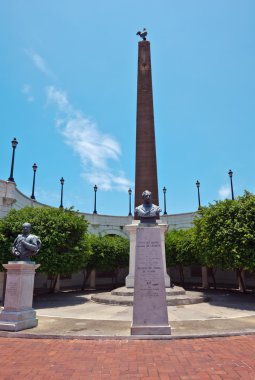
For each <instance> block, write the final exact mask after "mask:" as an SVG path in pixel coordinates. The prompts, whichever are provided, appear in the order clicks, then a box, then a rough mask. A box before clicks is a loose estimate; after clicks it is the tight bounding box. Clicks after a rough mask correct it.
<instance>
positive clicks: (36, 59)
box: [26, 50, 54, 78]
mask: <svg viewBox="0 0 255 380" xmlns="http://www.w3.org/2000/svg"><path fill="white" fill-rule="evenodd" d="M26 53H27V55H28V56H29V57H30V58H31V59H32V61H33V63H34V65H35V66H36V67H37V69H39V70H40V71H41V72H42V73H43V74H44V75H46V76H47V77H50V78H54V74H53V73H52V71H51V70H50V69H49V67H48V65H47V64H46V62H45V60H44V59H43V57H42V56H41V55H40V54H38V53H36V52H34V51H30V50H26Z"/></svg>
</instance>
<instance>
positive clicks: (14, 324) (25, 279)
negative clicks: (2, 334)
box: [0, 261, 40, 331]
mask: <svg viewBox="0 0 255 380" xmlns="http://www.w3.org/2000/svg"><path fill="white" fill-rule="evenodd" d="M3 266H4V268H5V269H7V281H6V290H5V300H4V309H3V310H2V312H1V313H0V330H6V331H19V330H24V329H29V328H31V327H35V326H37V323H38V321H37V319H36V313H35V310H34V309H33V308H32V302H33V290H34V277H35V270H36V269H37V268H38V267H39V266H40V264H35V263H34V262H32V261H31V262H27V261H9V262H8V264H4V265H3Z"/></svg>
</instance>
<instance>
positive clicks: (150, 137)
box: [135, 41, 159, 207]
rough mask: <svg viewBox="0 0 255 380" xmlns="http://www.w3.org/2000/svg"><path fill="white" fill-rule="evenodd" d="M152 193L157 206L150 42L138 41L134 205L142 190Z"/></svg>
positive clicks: (139, 202)
mask: <svg viewBox="0 0 255 380" xmlns="http://www.w3.org/2000/svg"><path fill="white" fill-rule="evenodd" d="M144 190H150V191H151V192H152V203H154V204H156V205H158V204H159V202H158V178H157V159H156V143H155V130H154V112H153V94H152V79H151V55H150V42H149V41H140V42H139V43H138V76H137V115H136V171H135V207H137V206H138V205H140V204H141V202H142V192H143V191H144Z"/></svg>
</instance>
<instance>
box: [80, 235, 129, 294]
mask: <svg viewBox="0 0 255 380" xmlns="http://www.w3.org/2000/svg"><path fill="white" fill-rule="evenodd" d="M90 245H91V252H92V254H91V256H90V257H89V260H88V263H87V265H86V270H87V273H86V276H85V275H84V282H83V287H82V288H83V289H84V287H85V283H86V280H87V278H88V276H89V275H90V273H91V271H92V270H93V269H104V270H113V271H115V273H117V270H118V269H119V268H124V267H126V266H128V263H129V240H128V239H126V238H123V237H121V236H110V235H106V236H96V235H90Z"/></svg>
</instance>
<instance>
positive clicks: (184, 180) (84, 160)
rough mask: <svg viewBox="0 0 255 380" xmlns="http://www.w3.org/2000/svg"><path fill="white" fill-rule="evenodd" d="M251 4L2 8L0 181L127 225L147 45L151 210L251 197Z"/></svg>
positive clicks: (201, 1)
mask: <svg viewBox="0 0 255 380" xmlns="http://www.w3.org/2000/svg"><path fill="white" fill-rule="evenodd" d="M254 17H255V2H254V0H245V1H242V0H238V1H237V0H214V1H211V0H160V1H152V0H147V1H144V0H140V1H134V0H128V1H124V0H123V1H119V0H118V1H117V0H108V1H105V0H97V1H88V0H73V1H71V0H61V1H60V0H55V1H52V0H44V1H34V0H3V1H2V2H1V12H0V47H1V60H0V83H1V87H0V88H1V89H0V94H1V112H0V178H2V179H7V178H8V177H9V171H10V161H11V144H10V141H11V140H12V138H13V137H14V136H15V137H16V138H17V139H18V141H19V144H18V147H17V151H16V161H15V171H14V178H15V181H16V183H17V186H18V188H19V189H20V190H21V191H22V192H24V193H25V194H27V195H28V196H30V195H31V187H32V174H33V173H32V165H33V163H34V162H36V163H37V165H38V171H37V178H36V198H37V200H38V201H41V202H44V203H48V204H50V205H54V206H58V205H59V195H60V183H59V180H60V178H61V176H63V177H64V178H65V185H64V206H68V207H69V206H71V205H74V206H75V208H77V209H79V210H80V211H84V212H92V211H93V186H94V184H97V186H98V193H97V209H98V212H99V213H102V214H116V215H127V213H128V193H127V190H128V188H129V186H131V188H132V189H133V184H134V175H135V174H134V172H135V170H134V168H135V127H136V126H135V121H136V80H137V43H138V38H137V36H136V32H137V31H138V30H139V29H141V28H143V27H147V29H148V32H149V34H148V39H149V40H150V42H151V54H152V80H153V92H154V116H155V128H156V140H157V141H156V142H157V161H158V183H159V194H160V205H161V207H162V208H163V194H162V191H161V189H162V188H163V186H166V188H167V211H168V213H181V212H189V211H194V210H196V208H197V189H196V186H195V182H196V180H197V179H199V181H200V182H201V189H200V190H201V202H202V204H208V202H212V201H213V200H217V199H224V198H225V197H230V185H229V177H228V170H229V169H230V168H231V169H232V170H233V173H234V174H233V182H234V192H235V195H241V194H242V193H243V191H244V189H247V190H249V191H251V192H255V171H254V162H255V149H254V142H255V128H254V122H255V23H254Z"/></svg>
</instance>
